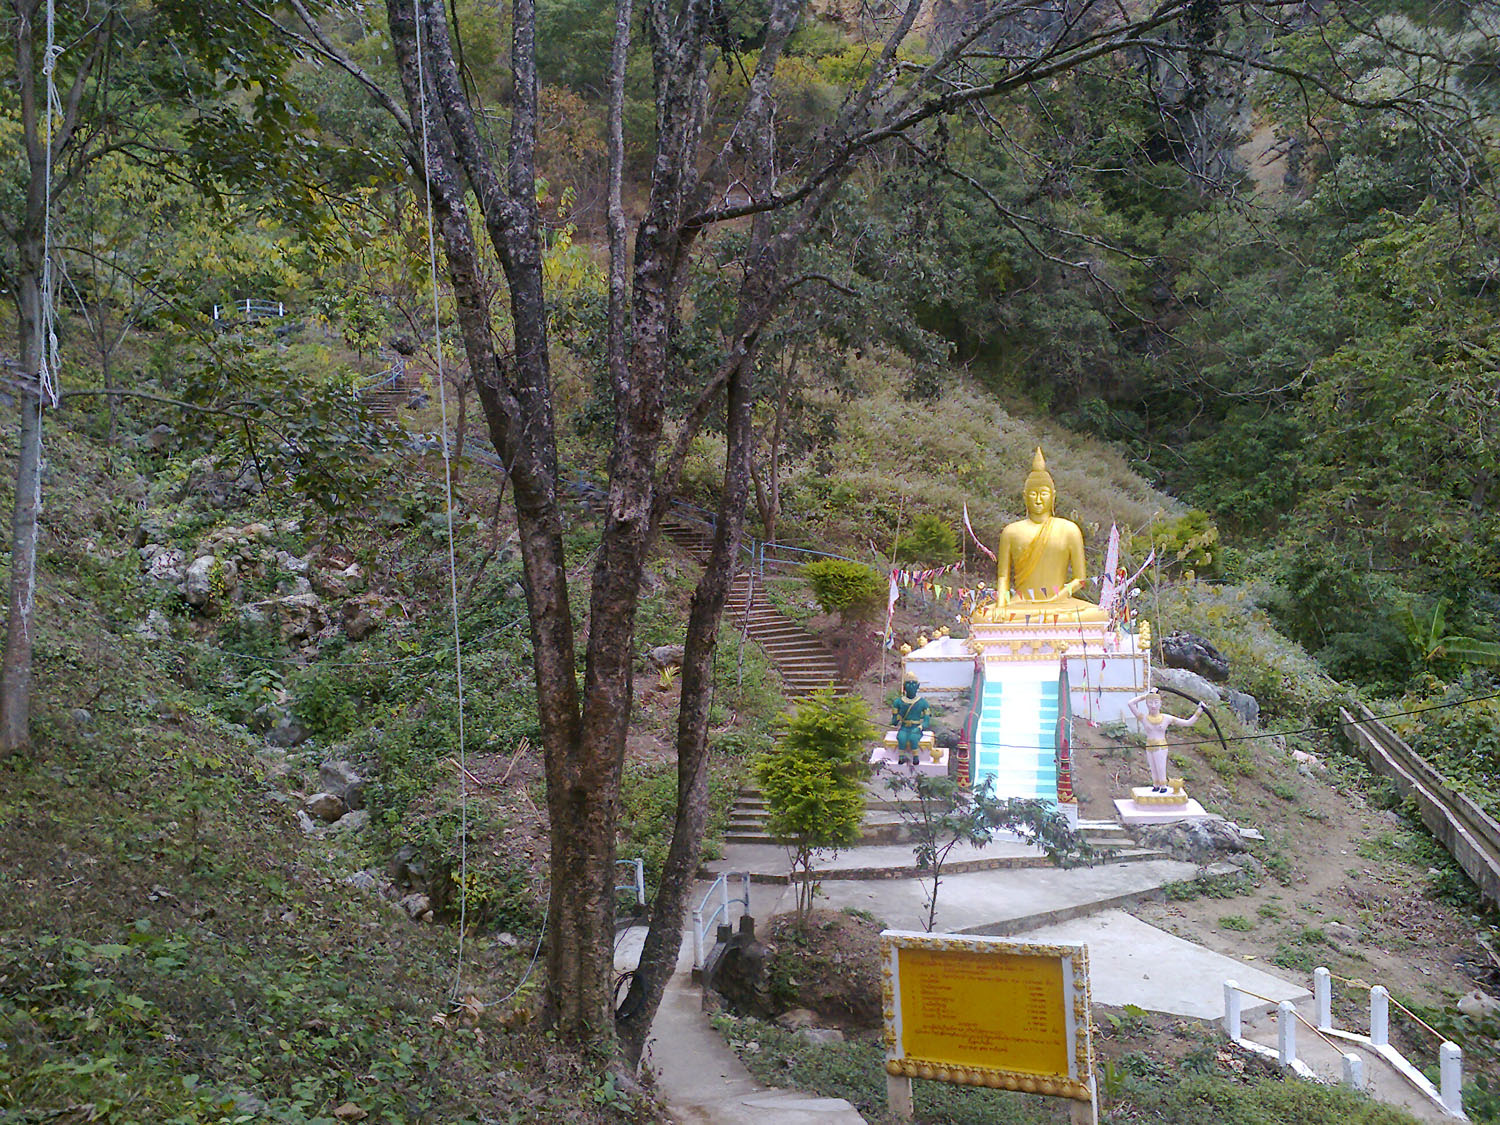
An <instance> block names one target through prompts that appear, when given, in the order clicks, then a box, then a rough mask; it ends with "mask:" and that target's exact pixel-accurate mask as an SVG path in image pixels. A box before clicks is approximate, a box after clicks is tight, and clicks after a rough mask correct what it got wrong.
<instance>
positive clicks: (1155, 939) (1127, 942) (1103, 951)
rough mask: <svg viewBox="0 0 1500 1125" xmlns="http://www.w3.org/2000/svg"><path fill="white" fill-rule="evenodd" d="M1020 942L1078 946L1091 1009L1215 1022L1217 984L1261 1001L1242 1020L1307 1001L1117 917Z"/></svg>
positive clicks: (1220, 1007) (1106, 915)
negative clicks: (1083, 954)
mask: <svg viewBox="0 0 1500 1125" xmlns="http://www.w3.org/2000/svg"><path fill="white" fill-rule="evenodd" d="M1026 940H1027V941H1042V942H1047V941H1073V942H1080V941H1081V942H1083V943H1084V944H1085V945H1087V946H1088V948H1089V980H1090V985H1091V990H1092V994H1093V1000H1094V1003H1096V1004H1110V1005H1113V1006H1115V1007H1123V1006H1125V1005H1126V1004H1134V1005H1135V1006H1136V1007H1138V1008H1145V1009H1146V1010H1147V1011H1148V1012H1168V1013H1170V1014H1172V1015H1177V1016H1193V1017H1195V1018H1197V1019H1204V1020H1216V1019H1220V1018H1221V1017H1222V1016H1223V1015H1224V982H1225V981H1226V980H1233V981H1236V982H1238V984H1239V985H1240V987H1241V988H1245V989H1248V990H1249V991H1251V992H1254V993H1258V994H1259V995H1261V996H1265V997H1269V999H1270V1001H1271V1002H1270V1003H1266V1002H1263V1001H1259V1000H1252V999H1251V998H1250V997H1248V996H1247V997H1245V999H1244V1001H1243V1005H1244V1006H1243V1007H1242V1009H1241V1011H1242V1013H1244V1014H1246V1015H1249V1014H1251V1013H1252V1012H1260V1011H1265V1010H1270V1009H1274V1008H1275V1007H1276V1005H1277V1004H1279V1003H1281V1001H1283V1000H1290V1001H1292V1002H1293V1003H1296V1002H1298V1001H1300V1000H1305V999H1310V998H1311V996H1312V993H1310V992H1309V991H1308V990H1307V989H1306V988H1303V987H1302V986H1301V985H1298V984H1293V983H1290V982H1288V981H1285V980H1282V979H1281V978H1280V977H1276V976H1273V975H1271V974H1270V973H1268V972H1265V971H1264V970H1262V969H1257V968H1255V967H1254V966H1251V965H1247V964H1246V963H1245V962H1243V961H1237V960H1235V959H1234V958H1232V957H1225V956H1224V955H1223V954H1221V953H1215V952H1214V951H1213V950H1211V949H1205V948H1204V947H1203V946H1201V945H1194V944H1193V943H1192V942H1190V941H1184V940H1183V939H1182V938H1180V937H1175V936H1173V935H1172V934H1169V933H1167V932H1166V931H1164V930H1158V929H1157V928H1156V927H1155V926H1151V925H1148V924H1147V923H1145V922H1142V921H1141V920H1140V919H1139V918H1135V917H1132V916H1131V915H1129V914H1127V913H1125V912H1124V911H1123V910H1109V911H1105V912H1103V913H1099V914H1092V915H1090V916H1088V917H1087V918H1075V919H1073V920H1071V921H1068V922H1062V923H1058V924H1056V925H1051V926H1043V927H1041V928H1039V929H1035V930H1028V931H1027V933H1026Z"/></svg>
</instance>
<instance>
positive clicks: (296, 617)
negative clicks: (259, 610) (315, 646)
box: [267, 591, 328, 644]
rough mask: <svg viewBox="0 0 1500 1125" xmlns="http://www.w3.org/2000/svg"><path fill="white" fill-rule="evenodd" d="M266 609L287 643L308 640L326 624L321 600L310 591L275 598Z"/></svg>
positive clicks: (298, 642) (301, 642)
mask: <svg viewBox="0 0 1500 1125" xmlns="http://www.w3.org/2000/svg"><path fill="white" fill-rule="evenodd" d="M267 609H268V610H269V611H270V615H271V616H272V617H273V618H274V620H275V621H276V624H277V627H278V628H279V629H280V631H281V639H282V640H283V641H285V642H286V643H287V644H303V643H305V642H307V641H310V640H312V638H313V637H315V636H316V635H317V634H318V633H319V631H321V630H322V628H323V627H324V626H325V625H327V624H328V621H327V619H326V618H325V617H324V614H323V602H322V600H321V599H319V597H318V595H317V594H314V593H312V592H311V591H308V592H307V593H302V594H292V595H290V596H288V597H285V598H276V599H275V600H273V601H272V602H270V603H269V605H268V606H267Z"/></svg>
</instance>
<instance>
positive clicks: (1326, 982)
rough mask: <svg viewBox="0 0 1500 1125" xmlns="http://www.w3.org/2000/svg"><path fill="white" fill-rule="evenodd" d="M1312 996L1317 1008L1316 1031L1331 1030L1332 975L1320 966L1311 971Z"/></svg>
mask: <svg viewBox="0 0 1500 1125" xmlns="http://www.w3.org/2000/svg"><path fill="white" fill-rule="evenodd" d="M1313 996H1314V997H1315V998H1316V1001H1317V1007H1318V1030H1319V1031H1330V1030H1332V1028H1333V974H1332V973H1330V972H1329V971H1328V970H1327V969H1325V968H1322V967H1321V966H1320V967H1318V968H1316V969H1314V970H1313Z"/></svg>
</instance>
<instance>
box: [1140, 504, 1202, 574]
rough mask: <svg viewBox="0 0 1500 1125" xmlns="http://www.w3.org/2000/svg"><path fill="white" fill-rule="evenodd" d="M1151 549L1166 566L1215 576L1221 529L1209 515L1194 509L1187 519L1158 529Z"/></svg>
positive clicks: (1181, 518) (1155, 528)
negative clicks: (1153, 549) (1170, 565)
mask: <svg viewBox="0 0 1500 1125" xmlns="http://www.w3.org/2000/svg"><path fill="white" fill-rule="evenodd" d="M1151 545H1152V546H1153V547H1155V548H1156V552H1157V554H1158V555H1159V556H1160V557H1161V559H1162V562H1163V563H1175V564H1176V565H1177V567H1178V568H1179V569H1181V570H1182V571H1185V572H1186V571H1191V572H1193V573H1195V574H1197V575H1199V576H1202V575H1205V574H1210V573H1212V572H1213V569H1214V565H1215V555H1216V553H1217V551H1218V549H1219V529H1218V528H1217V527H1215V526H1214V525H1213V522H1212V521H1211V520H1209V518H1208V513H1207V512H1204V511H1200V510H1199V509H1197V508H1194V509H1193V510H1192V511H1190V512H1188V513H1187V515H1185V516H1182V517H1180V518H1178V519H1175V520H1173V521H1172V522H1170V523H1165V524H1161V525H1159V526H1157V527H1154V528H1153V529H1152V531H1151Z"/></svg>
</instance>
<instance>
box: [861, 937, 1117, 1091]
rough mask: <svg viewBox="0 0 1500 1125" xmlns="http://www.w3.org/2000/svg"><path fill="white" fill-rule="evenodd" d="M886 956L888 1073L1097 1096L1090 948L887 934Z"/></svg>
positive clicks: (884, 942) (884, 940)
mask: <svg viewBox="0 0 1500 1125" xmlns="http://www.w3.org/2000/svg"><path fill="white" fill-rule="evenodd" d="M881 953H882V960H883V963H884V964H883V969H884V972H883V977H884V986H885V996H884V1000H885V1015H886V1031H885V1038H886V1070H887V1072H888V1073H890V1074H891V1075H894V1076H904V1077H907V1078H930V1079H937V1080H939V1081H945V1082H957V1083H962V1084H964V1085H975V1086H992V1087H996V1088H999V1089H1008V1090H1024V1091H1027V1092H1030V1093H1038V1094H1051V1095H1053V1096H1057V1097H1066V1098H1074V1099H1077V1100H1079V1101H1092V1098H1093V1082H1092V1069H1093V1057H1092V1054H1093V1048H1092V1035H1091V1034H1090V1022H1089V1006H1088V952H1087V950H1086V949H1085V947H1084V946H1082V945H1031V944H1026V943H1023V942H1015V941H1008V940H1006V939H1003V938H990V937H965V936H958V935H948V934H917V933H905V932H902V931H893V930H888V931H886V932H885V933H883V934H882V935H881Z"/></svg>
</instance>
